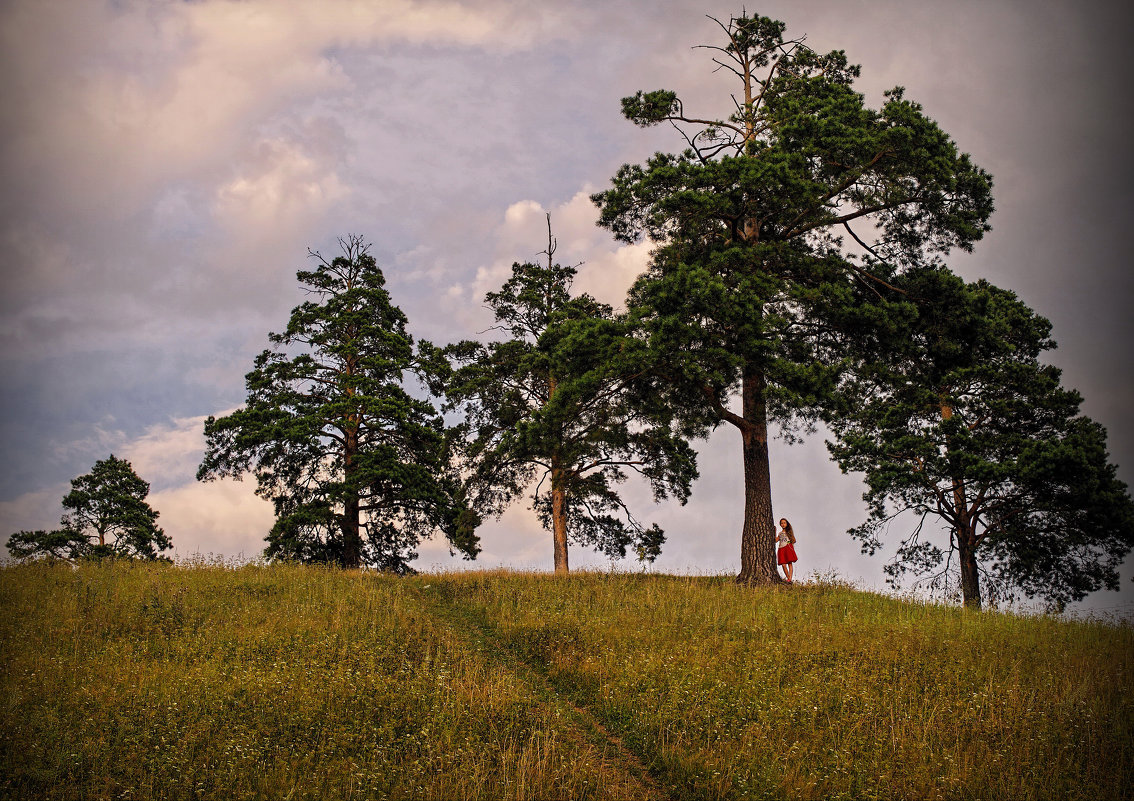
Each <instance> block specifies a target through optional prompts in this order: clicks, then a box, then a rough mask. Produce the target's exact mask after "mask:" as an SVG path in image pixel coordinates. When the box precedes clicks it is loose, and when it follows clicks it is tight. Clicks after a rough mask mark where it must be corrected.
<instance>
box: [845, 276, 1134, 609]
mask: <svg viewBox="0 0 1134 801" xmlns="http://www.w3.org/2000/svg"><path fill="white" fill-rule="evenodd" d="M897 285H898V286H899V287H900V288H902V289H904V290H905V291H906V292H907V293H908V295H907V296H908V298H909V299H910V300H911V301H912V304H907V312H908V314H909V316H908V317H907V318H906V322H905V324H904V325H898V326H896V327H895V328H894V329H893V330H892V331H891V332H890V333H891V334H892V335H893V336H892V338H890V339H889V340H888V341H886V342H883V343H880V344H881V345H882V348H881V352H869V351H866V352H863V353H862V354H861V363H860V365H859V367H858V370H857V371H856V377H855V379H854V380H853V381H851V382H849V383H848V385H847V389H848V395H849V398H850V401H851V402H850V403H849V404H848V408H847V409H846V410H845V413H844V414H842V415H838V416H835V417H833V418H832V420H831V425H832V429H833V431H834V433H835V435H836V439H835V441H834V442H831V443H828V447H829V449H830V450H831V453H832V455H833V456H834V457H835V459H836V460H837V461H838V463H839V466H840V467H841V468H842V469H843V471H844V472H846V471H861V472H863V473H864V474H865V480H866V484H867V487H868V490H867V492H866V494H865V495H864V496H863V497H864V499H865V500H866V501H867V502H868V504H869V508H870V517H869V519H868V520H867V521H866V522H865V523H864V524H863V525H861V526H859V527H857V528H855V529H852V530H851V532H850V533H851V534H852V535H853V536H855V537H857V538H858V539H860V540H861V541H862V544H863V550H864V551H865V552H867V553H874V552H876V551H877V550H878V549H879V548H880V547H881V545H882V543H881V537H882V536H883V534H884V533H885V532H887V531H888V530H889V529H890V528H892V527H894V524H892V521H894V519H895V518H896V517H898V516H899V515H903V514H906V513H909V516H910V517H911V518H912V519H913V520H914V521H915V523H914V524H913V525H911V526H910V527H909V528H903V530H904V531H906V532H908V536H906V537H905V539H904V540H903V541H902V543H901V544H900V545H899V547H898V549H897V553H896V556H895V558H894V561H893V562H891V563H890V564H889V565H887V568H886V570H887V572H888V573H889V574H890V575H891V581H893V582H895V583H896V582H897V580H898V579H899V578H900V577H901V576H902V575H903V574H904V573H906V572H907V571H912V572H913V573H914V574H915V575H917V576H919V577H920V578H921V580H923V581H926V582H928V584H929V586H930V587H931V588H938V589H946V590H948V589H950V588H951V587H954V586H956V584H954V581H956V582H957V583H958V584H959V589H960V593H961V596H962V598H963V600H964V603H965V604H966V605H968V606H973V607H979V606H980V604H981V595H982V583H983V585H984V586H983V594H984V595H985V596H986V597H989V598H992V599H995V598H996V597H998V596H999V597H1011V595H1012V594H1013V592H1014V591H1015V590H1021V591H1023V592H1024V594H1025V595H1027V596H1029V597H1033V596H1038V597H1041V598H1044V599H1046V600H1047V601H1048V602H1049V603H1050V604H1051V605H1052V606H1055V607H1061V606H1062V605H1063V604H1065V603H1066V602H1068V601H1072V600H1079V599H1081V598H1083V596H1085V595H1086V594H1087V593H1088V592H1091V591H1093V590H1096V589H1099V588H1101V587H1109V588H1111V589H1116V588H1117V582H1118V572H1117V568H1118V565H1119V564H1120V563H1121V561H1122V559H1123V557H1124V556H1125V555H1126V554H1127V553H1128V552H1129V550H1130V548H1131V547H1134V504H1132V503H1131V500H1130V496H1129V495H1128V494H1127V492H1126V487H1125V485H1124V484H1123V483H1122V482H1121V481H1119V480H1118V478H1117V477H1116V475H1115V467H1114V465H1112V464H1109V463H1108V462H1107V458H1108V457H1107V452H1106V432H1105V431H1104V430H1103V428H1102V426H1100V425H1098V424H1097V423H1095V422H1093V421H1091V420H1090V419H1088V418H1086V417H1082V416H1080V415H1079V403H1080V400H1081V399H1080V397H1079V395H1078V393H1076V392H1074V391H1072V390H1067V389H1064V388H1063V387H1062V386H1060V373H1059V370H1057V369H1056V368H1054V367H1052V366H1050V365H1044V364H1041V363H1040V361H1039V355H1040V354H1041V353H1042V352H1043V351H1044V350H1046V349H1048V348H1052V347H1054V343H1053V342H1052V340H1051V339H1050V336H1049V333H1050V330H1051V325H1050V323H1049V322H1048V321H1047V320H1045V319H1043V318H1042V317H1039V316H1037V315H1036V314H1035V313H1034V312H1033V311H1032V310H1031V309H1029V308H1028V307H1027V306H1026V305H1024V304H1023V303H1021V302H1020V301H1019V300H1017V299H1016V297H1015V295H1013V294H1012V293H1011V292H1008V291H1006V290H1003V289H998V288H997V287H994V286H992V285H991V284H989V283H987V282H985V281H979V282H977V283H974V284H966V283H965V282H964V281H962V280H961V279H960V278H957V277H956V276H954V275H952V274H951V273H949V272H948V271H946V270H944V269H923V270H916V271H911V272H910V273H907V274H906V275H905V276H903V277H901V278H899V279H897ZM889 319H890V320H891V321H894V320H897V319H899V316H898V315H891V316H890V318H889ZM934 520H937V521H941V522H943V523H944V524H945V526H946V527H947V529H948V540H947V543H946V544H945V546H944V547H941V545H940V544H939V541H938V540H935V538H934V537H933V530H934V528H935V527H934V526H933V525H932V521H934ZM927 522H928V523H930V525H928V527H927V525H926V524H927ZM954 557H955V559H954ZM982 574H983V575H984V577H985V581H984V582H982V580H981V575H982Z"/></svg>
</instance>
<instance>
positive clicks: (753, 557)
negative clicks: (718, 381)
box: [736, 373, 781, 584]
mask: <svg viewBox="0 0 1134 801" xmlns="http://www.w3.org/2000/svg"><path fill="white" fill-rule="evenodd" d="M764 387H765V382H764V376H763V374H762V373H746V374H745V375H744V379H743V383H742V389H741V392H742V398H743V410H744V421H745V423H746V425H745V426H744V427H742V428H741V431H740V433H741V438H742V440H743V450H744V527H743V529H742V530H741V534H740V575H739V576H737V577H736V580H737V581H738V582H741V583H744V584H771V583H776V582H779V581H780V580H781V579H780V576H779V573H778V572H777V571H776V529H775V523H774V521H773V520H772V474H771V468H770V466H769V461H768V409H767V404H766V403H765V400H764Z"/></svg>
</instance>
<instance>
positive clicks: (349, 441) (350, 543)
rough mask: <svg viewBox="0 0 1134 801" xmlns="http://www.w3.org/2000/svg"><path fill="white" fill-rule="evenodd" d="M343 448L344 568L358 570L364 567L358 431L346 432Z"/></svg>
mask: <svg viewBox="0 0 1134 801" xmlns="http://www.w3.org/2000/svg"><path fill="white" fill-rule="evenodd" d="M344 439H345V444H344V446H343V483H344V484H345V485H346V498H345V499H344V501H343V567H345V568H347V569H348V570H357V569H358V568H360V567H362V534H361V526H360V525H359V523H360V516H361V511H360V509H359V506H360V503H359V498H358V487H357V486H355V483H354V457H355V455H356V454H357V453H358V430H357V429H353V430H349V431H347V432H346V436H345V437H344Z"/></svg>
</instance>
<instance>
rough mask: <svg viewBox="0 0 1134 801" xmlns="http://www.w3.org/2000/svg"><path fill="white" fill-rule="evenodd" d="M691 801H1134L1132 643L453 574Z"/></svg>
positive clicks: (1072, 628) (961, 613)
mask: <svg viewBox="0 0 1134 801" xmlns="http://www.w3.org/2000/svg"><path fill="white" fill-rule="evenodd" d="M445 591H446V592H447V593H449V594H450V595H451V598H452V600H451V601H450V603H452V604H454V605H458V606H461V607H463V608H465V609H468V610H471V611H472V613H473V614H475V615H477V616H478V617H479V618H480V619H481V620H482V621H483V624H484V625H485V626H488V627H491V629H492V630H494V631H496V632H497V633H498V636H499V637H500V639H502V640H503V641H505V642H507V643H509V645H510V647H512V648H514V649H515V650H516V651H518V652H521V653H523V654H524V655H525V657H526V659H528V660H530V662H531V663H533V664H537V665H541V666H544V668H545V670H546V671H547V675H548V676H549V678H550V680H551V681H552V683H553V684H554V685H555V686H556V687H558V688H560V689H561V690H562V691H563V692H565V693H568V694H569V695H570V697H572V698H573V699H574V700H575V701H576V702H577V703H579V704H582V705H585V706H586V707H587V708H589V709H591V710H592V711H593V712H594V714H595V715H596V716H597V717H598V718H599V719H600V720H601V721H603V723H605V724H606V725H607V726H608V728H610V729H611V730H613V731H614V732H616V733H617V734H619V735H621V737H622V738H623V739H624V740H625V741H626V742H627V743H629V744H630V745H631V747H632V748H633V749H634V751H635V752H636V753H637V754H638V755H639V756H640V758H641V759H642V760H643V761H645V762H647V763H648V764H649V765H650V766H651V768H652V770H653V771H654V772H655V774H656V775H657V776H658V777H659V778H661V779H662V780H663V782H664V784H665V785H666V786H667V788H669V790H670V792H671V794H673V795H674V796H675V797H681V798H793V799H794V798H799V799H810V798H816V799H818V798H911V799H930V798H950V799H954V798H957V799H964V798H974V799H976V798H1004V799H1038V798H1061V799H1063V798H1066V799H1078V798H1083V799H1097V798H1128V797H1134V692H1132V690H1134V672H1132V668H1134V631H1132V630H1131V629H1130V628H1128V627H1127V628H1122V627H1114V626H1107V625H1102V624H1098V623H1081V622H1080V623H1068V622H1065V621H1059V620H1055V619H1052V618H1035V617H1018V616H1012V615H1003V614H995V613H993V614H988V613H986V614H980V613H976V614H974V613H972V612H969V611H966V610H962V609H956V608H949V607H943V606H936V605H927V604H916V603H910V602H908V601H901V600H897V599H893V598H888V597H884V596H879V595H873V594H868V593H862V592H857V591H855V590H853V589H851V588H849V587H843V586H838V585H837V584H831V583H828V584H825V585H820V586H812V587H806V586H795V587H791V588H783V589H765V590H759V589H757V590H752V589H746V588H742V587H738V586H736V585H735V584H734V583H733V582H732V581H731V580H729V579H700V578H672V577H635V576H625V575H619V576H610V575H602V574H599V575H589V576H577V577H575V578H573V579H572V580H570V581H557V580H554V579H550V578H546V577H535V576H519V575H515V576H491V575H475V574H473V575H463V576H458V575H454V576H448V577H446V580H445Z"/></svg>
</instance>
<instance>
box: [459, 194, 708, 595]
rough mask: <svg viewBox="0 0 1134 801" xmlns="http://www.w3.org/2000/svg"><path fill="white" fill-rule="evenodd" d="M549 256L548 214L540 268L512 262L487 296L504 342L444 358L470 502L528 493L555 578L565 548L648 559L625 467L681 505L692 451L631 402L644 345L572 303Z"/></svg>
mask: <svg viewBox="0 0 1134 801" xmlns="http://www.w3.org/2000/svg"><path fill="white" fill-rule="evenodd" d="M555 248H556V243H555V240H554V238H553V237H552V235H551V222H550V216H549V218H548V246H547V250H545V251H543V253H544V254H545V255H546V256H547V263H546V265H541V264H533V263H525V264H519V263H517V264H513V265H512V277H511V278H510V279H509V280H508V281H507V282H505V284H504V286H503V287H501V289H500V291H499V292H490V293H488V295H487V296H486V299H485V300H486V302H487V304H488V307H489V308H491V309H492V311H493V312H494V314H495V317H496V322H497V328H498V329H500V330H502V331H504V332H506V333H507V334H508V335H510V338H509V339H506V340H504V341H500V342H493V343H490V344H487V345H485V344H481V343H478V342H463V343H459V344H457V345H454V346H451V347H450V349H449V352H450V353H451V354H452V355H453V356H454V357H456V361H457V362H458V363H459V364H460V365H461V366H460V367H459V369H457V371H456V372H455V374H454V376H453V378H452V380H451V382H450V388H449V394H450V398H451V402H452V403H453V404H454V406H459V407H461V408H462V409H463V410H464V412H465V417H466V426H467V430H468V437H469V442H468V448H467V453H466V455H467V459H468V461H467V469H468V473H469V475H468V485H467V486H468V488H469V489H468V491H469V497H470V502H472V503H473V504H474V506H475V507H476V508H477V509H478V510H479V511H481V512H482V513H484V514H494V515H499V514H500V513H502V512H503V511H504V509H505V508H507V506H508V505H509V504H510V503H511V502H513V501H514V500H515V499H516V498H517V497H519V496H520V495H521V494H522V493H523V492H524V491H525V490H527V489H529V488H531V487H532V486H533V484H534V486H535V489H534V494H533V505H534V508H535V510H536V512H537V513H538V515H539V518H540V520H541V521H542V522H543V525H544V527H545V528H547V529H548V530H550V531H551V532H552V535H553V536H552V540H553V546H554V565H555V571H556V572H557V573H566V572H568V569H569V566H568V558H567V543H568V540H569V539H570V540H573V541H575V542H578V543H580V544H582V545H586V546H590V547H593V548H595V549H597V550H599V551H601V552H603V553H605V554H607V555H609V556H611V557H612V558H614V557H623V556H625V555H626V550H627V548H631V549H632V550H633V551H634V552H635V553H636V554H637V555H638V556H639V558H640V559H643V560H646V561H652V560H653V559H654V558H655V557H656V556H657V555H658V554H659V553H660V549H661V545H662V541H663V539H664V534H663V532H662V530H661V529H660V528H659V527H658V526H657V525H656V524H655V525H653V526H650V527H645V526H643V525H642V524H641V523H639V522H638V521H637V520H636V519H635V518H634V517H633V515H632V514H631V513H630V511H629V509H628V508H627V507H626V504H625V503H624V502H623V501H622V498H621V496H620V494H619V493H618V491H617V489H616V488H617V485H619V484H620V483H622V482H623V481H625V480H626V478H627V476H628V471H631V470H632V471H635V472H637V473H639V474H640V475H641V476H643V477H644V478H646V480H647V481H648V482H649V483H650V485H651V487H652V489H653V492H654V497H655V499H656V500H660V499H662V498H664V497H667V496H669V495H672V496H674V497H676V498H678V499H679V500H680V501H681V502H684V501H685V499H686V498H687V497H688V495H689V487H690V484H691V482H692V481H693V479H695V478H696V475H697V472H696V465H695V461H694V454H693V452H692V450H691V449H690V448H689V447H688V445H687V444H686V443H685V441H684V440H683V439H681V438H680V437H677V436H675V435H674V432H673V431H671V430H670V429H669V427H668V426H667V425H666V424H665V423H664V422H663V421H661V420H660V419H659V418H658V417H657V416H656V415H653V414H652V412H654V411H656V404H650V403H648V402H643V401H644V400H645V399H643V398H635V396H634V386H635V381H636V379H637V378H638V377H639V376H640V375H641V373H642V370H643V362H642V361H641V356H642V355H643V351H642V343H641V342H640V341H637V340H635V339H634V338H633V337H632V336H631V329H630V327H629V326H628V323H627V321H626V320H625V319H622V318H620V317H618V316H616V315H614V314H613V311H612V309H611V308H610V306H608V305H606V304H603V303H599V302H598V301H596V300H595V299H594V298H592V297H591V296H589V295H586V294H583V295H578V296H574V297H572V295H571V284H572V281H573V279H574V276H575V273H576V269H575V267H569V266H563V265H560V264H557V263H555V262H554V259H553V255H554V253H555Z"/></svg>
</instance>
